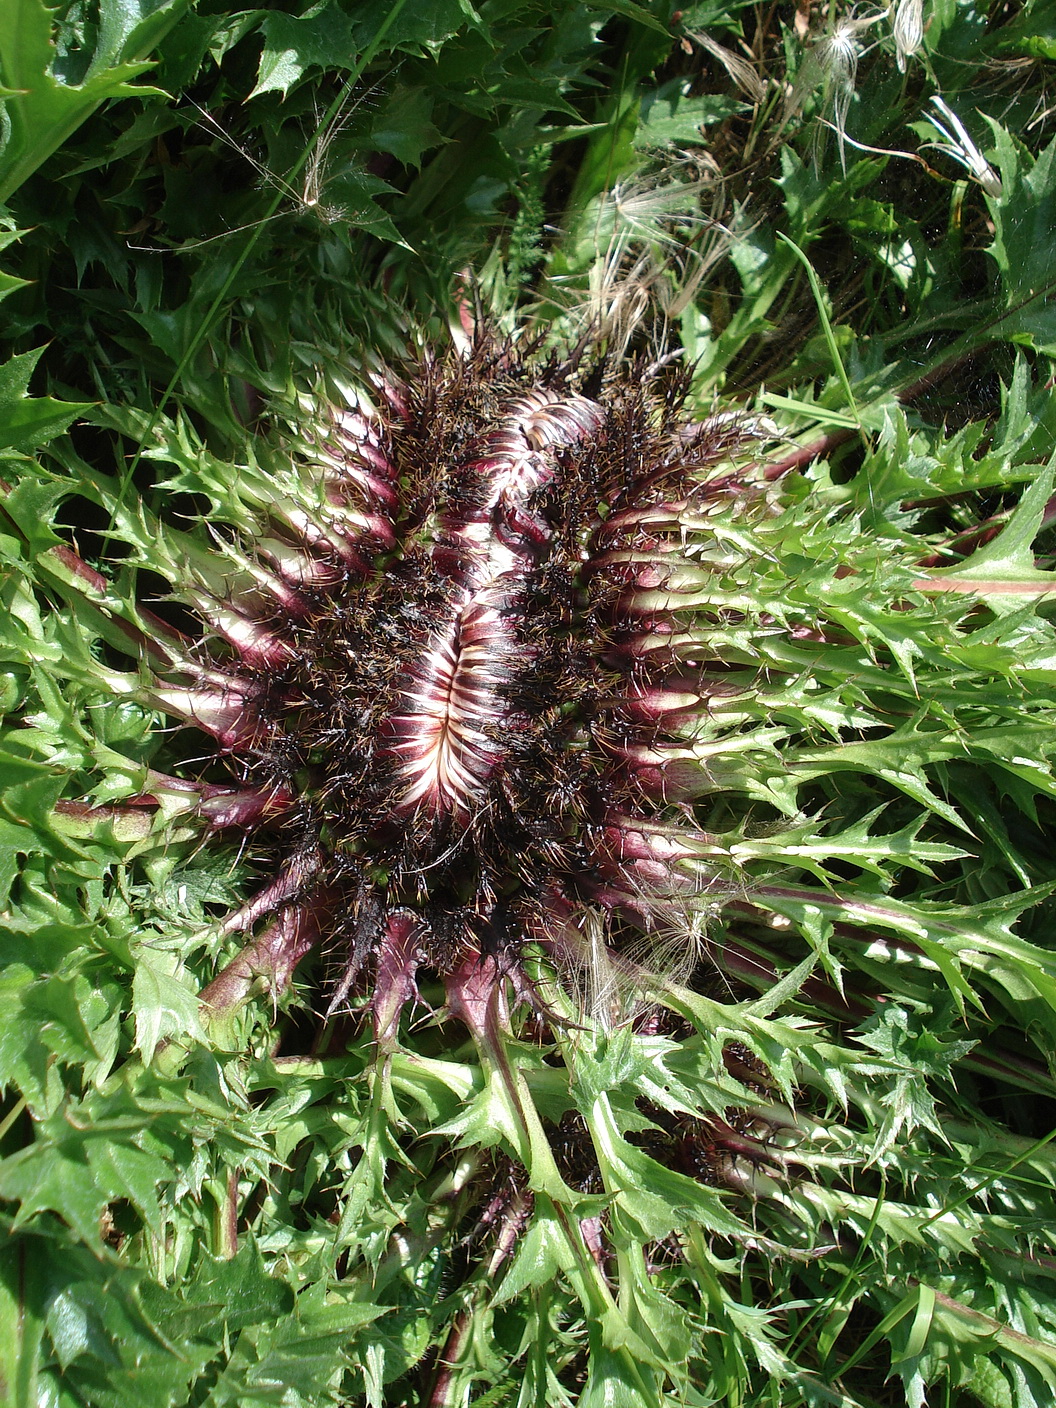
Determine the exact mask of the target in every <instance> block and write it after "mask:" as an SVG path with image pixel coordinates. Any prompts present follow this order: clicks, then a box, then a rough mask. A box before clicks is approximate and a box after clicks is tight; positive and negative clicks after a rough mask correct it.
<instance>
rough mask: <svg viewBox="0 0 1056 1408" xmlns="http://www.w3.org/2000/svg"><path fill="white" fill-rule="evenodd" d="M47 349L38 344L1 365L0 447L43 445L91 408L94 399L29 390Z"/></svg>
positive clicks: (12, 447) (21, 448)
mask: <svg viewBox="0 0 1056 1408" xmlns="http://www.w3.org/2000/svg"><path fill="white" fill-rule="evenodd" d="M43 351H44V348H43V347H38V348H37V350H36V351H35V352H23V353H22V354H21V355H20V356H17V357H10V358H9V359H8V360H7V361H6V362H4V363H3V365H0V449H8V450H28V449H31V448H32V447H33V446H34V445H42V444H44V442H45V441H47V440H50V439H52V437H53V436H55V435H61V433H62V432H63V431H64V430H65V429H66V427H67V426H68V425H69V424H70V422H71V421H73V420H75V419H76V418H77V417H78V416H80V415H83V414H84V413H85V411H87V410H90V409H91V402H90V401H55V400H53V399H52V398H51V397H49V396H29V395H28V394H27V388H28V386H29V378H30V377H31V376H32V374H33V369H34V368H35V367H36V365H37V362H38V361H39V360H40V356H41V353H42V352H43Z"/></svg>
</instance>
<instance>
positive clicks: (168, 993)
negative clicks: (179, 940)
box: [132, 945, 206, 1064]
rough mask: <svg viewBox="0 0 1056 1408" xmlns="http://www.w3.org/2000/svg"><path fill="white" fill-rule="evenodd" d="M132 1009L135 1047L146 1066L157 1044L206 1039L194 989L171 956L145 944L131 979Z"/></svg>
mask: <svg viewBox="0 0 1056 1408" xmlns="http://www.w3.org/2000/svg"><path fill="white" fill-rule="evenodd" d="M132 1009H133V1011H134V1012H135V1015H136V1046H137V1047H138V1048H139V1050H140V1052H141V1053H142V1056H143V1060H144V1061H145V1062H147V1063H148V1064H149V1063H150V1062H151V1061H152V1060H153V1058H154V1052H155V1051H156V1049H157V1047H158V1045H159V1043H161V1042H164V1041H167V1040H168V1039H169V1038H171V1037H183V1036H189V1037H191V1038H193V1039H194V1040H196V1041H204V1040H205V1039H206V1038H205V1031H204V1029H203V1027H202V1022H201V1015H200V1012H199V1003H198V992H197V988H196V986H195V984H194V983H193V981H190V980H188V977H187V975H186V973H185V972H184V971H183V969H182V968H181V966H180V964H179V961H178V959H177V958H176V957H175V956H174V955H172V954H168V953H161V952H157V951H155V950H152V949H150V948H148V947H147V946H146V945H144V946H143V947H142V948H141V949H140V950H139V953H138V955H137V964H136V974H135V977H134V978H133V980H132Z"/></svg>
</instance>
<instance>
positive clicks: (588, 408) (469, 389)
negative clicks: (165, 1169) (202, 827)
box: [151, 333, 756, 1041]
mask: <svg viewBox="0 0 1056 1408" xmlns="http://www.w3.org/2000/svg"><path fill="white" fill-rule="evenodd" d="M684 396H685V381H684V377H682V376H681V375H680V374H678V373H672V372H670V371H669V372H667V373H664V374H663V375H660V374H657V373H650V372H648V371H647V369H646V367H645V365H644V363H643V364H642V365H640V366H635V365H634V364H622V365H621V368H620V370H619V371H618V372H616V373H611V374H610V373H608V372H607V371H606V370H605V368H604V366H603V365H600V364H598V365H594V364H591V363H589V362H588V361H587V360H586V359H585V358H584V357H574V358H570V359H565V360H561V359H558V358H550V359H545V358H543V357H539V356H537V357H533V356H530V355H529V356H522V355H520V354H519V353H518V351H517V349H516V347H515V346H514V345H513V344H512V343H510V342H507V341H503V340H499V339H497V338H496V337H493V336H492V335H490V334H487V333H484V334H478V335H477V336H476V337H475V339H474V341H473V344H472V346H471V348H470V350H469V351H468V352H467V353H464V354H460V353H451V354H449V355H447V356H445V357H442V358H439V359H437V360H433V359H429V358H426V359H424V360H422V362H421V363H420V364H419V365H418V366H417V367H416V368H415V369H414V370H413V372H412V373H410V374H409V375H406V376H405V377H404V378H403V379H400V380H397V379H396V378H395V377H393V376H391V375H386V376H384V377H381V378H380V379H379V381H378V384H377V385H376V386H375V387H373V388H372V392H371V395H370V396H368V395H367V394H365V393H364V394H352V393H350V394H349V395H348V396H347V397H346V398H345V403H344V404H341V405H338V406H328V407H323V408H318V409H317V411H316V413H315V415H314V416H313V418H312V421H311V423H310V424H309V425H307V426H306V427H305V429H304V432H303V442H302V450H303V455H302V458H301V461H300V468H299V471H298V473H299V477H300V482H301V485H302V490H303V492H301V493H299V494H298V495H296V496H290V495H289V494H288V493H283V492H281V491H280V490H279V489H278V488H277V489H276V494H275V499H274V501H273V502H271V503H269V504H265V505H262V506H261V510H260V522H259V531H258V533H257V536H256V539H255V541H254V542H252V543H250V544H249V545H248V546H247V547H244V548H243V549H241V550H239V552H238V553H233V560H232V561H230V562H227V563H224V562H222V561H217V562H215V563H213V564H212V565H211V566H209V565H203V566H200V567H199V568H198V569H197V570H192V571H188V572H185V573H184V574H183V575H184V581H183V585H182V589H181V590H182V595H183V596H184V598H185V599H187V600H188V601H189V602H190V603H191V604H192V605H193V606H194V608H195V610H196V611H197V612H198V613H199V614H200V616H201V617H202V618H203V619H204V620H205V622H207V624H208V626H209V629H210V632H211V642H212V643H211V644H209V645H208V646H207V647H206V648H205V649H204V650H203V648H198V649H197V650H196V651H193V652H190V653H188V652H186V651H184V652H182V654H181V655H180V657H179V658H177V656H176V653H175V652H173V653H172V654H171V655H170V662H171V663H170V666H169V668H166V669H162V670H160V671H159V676H158V679H157V682H156V684H155V685H154V687H153V689H152V691H151V693H152V698H153V701H154V702H155V703H156V704H157V705H158V706H159V707H160V708H162V709H163V710H165V711H166V712H167V713H168V714H170V715H171V716H173V717H176V718H178V719H182V720H184V721H185V722H186V723H188V724H192V725H194V726H196V727H198V728H200V729H203V730H204V731H205V732H206V733H208V734H210V735H211V736H212V737H213V739H214V740H215V743H216V745H217V747H218V749H219V750H220V751H221V753H222V754H223V755H224V756H225V757H226V758H227V760H228V765H229V766H230V767H231V768H232V769H233V770H234V771H235V773H236V774H237V776H238V782H237V784H233V785H232V786H230V787H217V786H216V785H215V784H213V785H212V786H209V787H204V788H202V789H201V792H200V802H199V810H200V812H201V815H202V818H203V820H204V821H205V822H206V824H207V825H208V826H210V827H212V828H216V829H220V828H227V829H233V830H243V831H248V830H251V829H257V828H268V829H269V830H270V831H272V832H276V833H277V835H278V836H279V837H280V838H281V840H282V842H283V843H284V845H285V847H286V850H287V859H286V861H285V863H284V864H283V866H282V868H281V870H280V872H279V873H278V874H277V875H275V877H274V878H273V879H272V880H271V882H270V883H268V884H267V885H265V886H264V888H263V889H262V890H261V892H260V893H259V894H258V895H257V896H255V898H254V899H252V900H251V901H250V902H249V903H248V904H247V905H246V906H245V907H244V908H243V909H242V910H241V911H240V912H239V913H238V914H236V915H233V916H232V917H231V918H230V919H229V920H228V921H227V923H226V925H225V928H226V930H227V931H228V932H241V933H246V934H247V935H252V936H253V937H251V938H250V941H249V944H248V947H247V948H246V950H244V952H243V953H242V954H241V955H240V956H239V957H238V958H237V959H236V960H235V961H234V963H233V964H231V965H230V966H229V967H228V968H227V969H226V970H225V971H224V972H223V973H221V974H220V975H219V976H218V977H217V979H216V980H215V981H214V982H213V984H212V985H211V986H210V988H209V989H207V990H206V993H205V996H206V999H207V1001H209V1002H212V1003H213V1004H214V1005H220V1006H223V1005H226V1004H229V1003H230V1002H231V1001H233V1000H235V999H237V998H238V997H240V996H241V995H243V994H244V992H245V991H246V990H247V988H248V985H249V983H250V982H251V981H252V980H253V979H254V978H255V977H260V976H264V977H265V978H267V979H268V981H269V982H270V983H271V984H272V985H278V986H280V987H281V986H282V985H283V984H284V983H285V982H287V981H288V979H289V976H290V975H291V973H292V971H293V968H294V966H295V964H296V963H297V961H298V960H299V958H300V957H301V956H302V955H303V954H304V953H305V952H306V951H307V950H308V949H309V948H310V947H312V946H313V945H314V944H316V943H318V942H319V941H320V940H321V939H324V938H325V939H328V940H329V941H332V942H333V943H336V944H338V945H339V946H340V951H341V954H342V958H341V965H342V972H341V977H340V980H339V982H338V983H337V985H336V989H335V990H334V991H333V992H332V994H331V998H330V1005H331V1009H333V1008H334V1007H335V1006H337V1005H338V1004H340V1003H341V1002H342V1001H343V1000H344V999H345V998H346V997H347V995H348V993H349V992H350V990H351V989H352V987H353V985H354V984H361V985H369V988H370V991H371V992H372V994H373V996H372V998H371V1004H372V1009H373V1015H374V1022H375V1026H376V1033H377V1035H378V1037H379V1039H381V1040H383V1041H388V1040H391V1039H392V1038H393V1037H394V1034H395V1030H396V1023H397V1021H398V1017H399V1013H400V1010H401V1009H402V1007H403V1006H404V1004H405V1002H406V1001H407V1000H408V999H409V998H411V997H412V996H413V995H414V994H415V992H416V982H415V975H416V972H417V970H418V968H419V967H420V966H422V965H426V966H428V967H429V968H430V969H433V970H436V971H437V972H438V973H439V974H440V975H441V976H442V977H443V979H444V981H445V983H446V986H447V990H448V998H449V1004H450V1006H451V1009H452V1010H453V1011H457V1012H460V1013H461V1014H462V1015H463V1016H464V1017H466V1019H467V1020H468V1021H469V1022H470V1024H471V1025H474V1024H475V1022H476V1020H477V1017H478V1016H479V1013H480V1007H481V1004H482V1003H486V1002H487V1001H488V1000H490V997H489V995H490V993H491V991H492V988H493V986H494V984H495V983H497V982H498V981H499V980H500V979H502V978H504V977H506V978H509V979H511V980H512V982H513V985H514V990H515V991H516V992H518V993H519V994H520V995H521V996H523V997H527V998H528V999H529V1000H531V1001H533V1002H535V1003H536V1004H537V1005H540V1004H541V1001H542V1000H541V998H540V996H539V995H538V994H537V993H536V992H535V991H534V989H533V988H532V986H531V985H530V984H529V983H528V981H527V978H526V977H525V972H524V967H523V964H522V954H523V951H524V947H525V945H526V944H527V943H535V944H539V945H542V946H543V947H544V948H546V949H549V950H551V951H560V952H561V953H563V954H566V955H572V956H573V957H574V956H575V955H576V953H577V952H578V951H579V950H580V949H582V948H584V947H586V946H588V937H587V935H588V931H589V933H590V934H593V933H595V932H596V931H597V928H598V925H599V923H600V925H601V926H602V931H603V932H604V934H605V936H606V939H607V940H611V941H612V942H613V943H616V944H617V946H618V942H619V938H620V936H626V935H630V936H631V937H633V936H634V935H638V936H641V935H642V934H645V935H648V934H649V933H650V932H653V931H657V932H660V931H663V932H664V933H665V934H667V935H669V932H670V929H671V927H672V924H674V923H684V922H685V916H686V914H687V912H689V911H691V910H692V908H693V906H694V904H695V903H697V902H698V900H699V901H702V900H703V897H704V896H706V895H707V893H708V892H709V891H710V890H713V889H715V888H718V887H720V882H719V881H718V879H717V877H716V876H715V875H714V874H713V873H712V872H710V871H708V870H707V869H705V868H704V867H703V866H702V865H701V863H700V861H699V855H700V853H701V851H702V849H703V847H704V843H705V841H706V838H704V837H703V836H702V835H701V833H700V832H699V831H698V830H697V829H696V828H695V826H694V825H693V823H692V821H691V820H690V819H689V812H688V811H687V803H689V802H691V801H692V799H693V798H694V796H696V795H698V794H699V792H700V791H701V790H702V788H703V786H704V782H705V779H704V773H703V769H702V767H701V764H700V763H699V761H698V760H697V758H696V755H695V753H694V750H693V727H692V726H693V722H694V720H695V719H696V718H697V717H698V716H699V715H700V713H701V711H702V710H706V708H707V701H708V696H709V690H710V684H709V678H708V675H707V673H706V671H705V669H704V663H705V661H706V659H707V655H708V652H707V647H706V639H705V637H704V636H702V635H701V632H700V627H699V621H698V620H697V614H698V613H699V609H700V606H701V601H702V592H704V593H705V595H706V584H707V582H708V580H709V577H710V573H711V569H710V568H709V566H708V565H707V564H706V563H704V562H702V561H701V560H700V555H701V549H702V547H703V546H705V545H708V544H710V542H711V530H710V527H709V513H710V512H711V511H712V510H713V508H714V505H715V504H717V503H722V502H724V501H728V499H729V497H730V495H731V494H734V493H736V492H738V489H737V485H736V480H735V478H734V477H733V476H732V475H731V474H729V473H727V474H725V476H722V477H720V476H719V475H718V473H717V471H716V469H715V467H716V466H717V465H719V464H720V463H721V462H725V461H728V459H729V456H730V454H731V452H733V451H735V450H737V449H738V448H740V447H743V446H744V445H745V444H746V443H748V442H749V441H750V440H751V439H752V438H753V436H754V435H755V433H756V431H755V428H754V427H753V426H752V425H750V424H748V423H747V422H745V421H742V420H739V419H738V418H736V417H730V416H729V415H726V416H719V417H716V418H714V419H712V420H710V421H704V422H699V423H690V422H688V421H687V420H686V418H685V417H684V414H683V401H684ZM665 942H666V940H665ZM482 965H483V967H482ZM485 969H486V971H487V973H488V974H490V977H489V978H488V979H486V980H485V981H483V982H482V978H481V973H482V971H484V970H485Z"/></svg>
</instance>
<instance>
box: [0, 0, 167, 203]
mask: <svg viewBox="0 0 1056 1408" xmlns="http://www.w3.org/2000/svg"><path fill="white" fill-rule="evenodd" d="M189 4H190V0H161V3H160V4H158V5H156V6H151V7H150V8H149V9H145V11H144V12H142V14H141V12H140V10H139V6H138V5H135V4H131V5H130V4H128V3H121V0H103V2H102V4H101V5H100V19H101V24H100V30H99V45H98V48H97V50H96V56H95V58H94V59H93V62H92V63H91V64H90V65H89V68H88V71H87V73H86V74H85V75H84V78H83V80H82V81H81V82H80V83H65V82H63V81H62V79H61V78H59V77H57V76H56V73H55V68H56V63H55V60H56V51H55V44H54V41H53V38H52V25H53V20H54V14H53V12H52V11H51V10H49V9H47V7H46V6H45V5H44V4H43V3H42V0H6V4H5V13H4V21H3V24H2V25H0V83H2V84H3V85H4V87H5V88H6V89H7V90H8V93H7V96H6V97H4V98H3V100H2V101H3V104H4V108H5V110H6V117H7V130H6V133H5V134H4V135H3V137H2V139H0V201H6V200H8V199H9V198H10V196H11V195H12V193H13V192H14V191H16V190H17V189H18V187H19V186H20V185H21V184H22V182H23V181H24V180H25V179H26V178H27V177H28V176H30V175H31V174H32V173H33V172H34V171H35V170H36V169H37V167H38V166H40V165H41V163H42V162H44V161H46V160H47V159H48V157H49V156H51V154H52V153H53V152H54V151H56V150H57V149H58V148H59V147H60V146H61V145H62V144H63V142H65V141H66V140H67V138H68V137H69V136H70V135H71V134H72V133H73V132H75V131H76V130H77V128H78V127H79V126H80V125H81V123H82V122H84V121H85V119H86V118H88V117H89V116H90V115H91V114H92V113H93V112H94V111H95V109H96V108H97V107H98V106H99V104H100V103H102V102H103V101H105V100H106V99H108V98H117V97H125V96H132V97H140V98H142V97H151V96H164V94H162V93H161V90H160V89H157V88H145V87H140V88H137V87H134V86H133V85H132V84H130V83H129V81H128V80H129V79H131V78H135V77H136V76H137V75H139V74H141V73H142V72H143V71H144V70H145V69H147V68H149V67H150V65H149V64H148V63H146V62H144V59H145V56H146V54H147V53H148V52H149V51H150V49H151V48H153V46H154V45H155V44H156V43H157V41H158V39H159V38H160V37H161V36H162V34H164V33H165V32H166V31H167V30H168V29H169V28H170V27H171V26H172V25H173V24H175V22H176V20H177V19H178V18H179V17H180V15H181V14H182V13H183V12H184V11H185V10H186V9H187V8H188V7H189ZM137 16H139V17H138V18H137Z"/></svg>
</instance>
